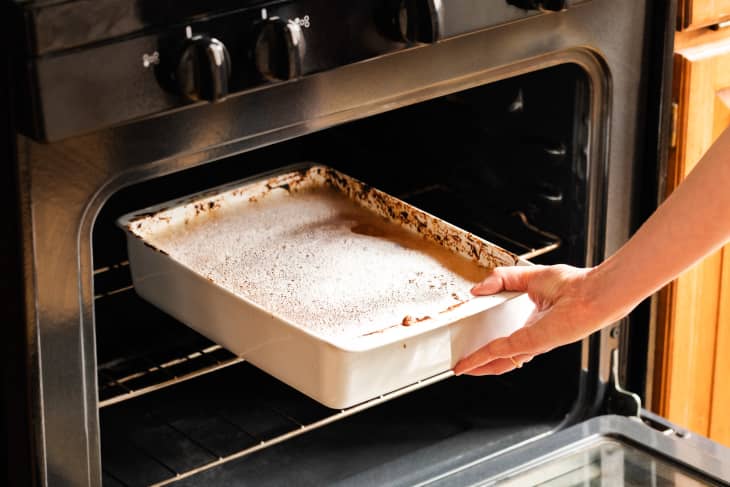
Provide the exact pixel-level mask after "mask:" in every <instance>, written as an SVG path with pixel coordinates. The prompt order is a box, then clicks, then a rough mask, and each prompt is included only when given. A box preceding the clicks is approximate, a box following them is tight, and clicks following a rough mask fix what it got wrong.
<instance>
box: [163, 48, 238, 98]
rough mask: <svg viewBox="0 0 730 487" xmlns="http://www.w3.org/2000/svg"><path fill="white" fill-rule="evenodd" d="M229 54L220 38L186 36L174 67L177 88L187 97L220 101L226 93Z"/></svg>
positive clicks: (229, 61)
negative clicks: (184, 43) (185, 42)
mask: <svg viewBox="0 0 730 487" xmlns="http://www.w3.org/2000/svg"><path fill="white" fill-rule="evenodd" d="M230 76H231V58H230V56H229V55H228V50H227V49H226V46H224V45H223V43H222V42H221V41H219V40H218V39H215V38H213V37H208V36H206V35H194V36H191V37H189V38H188V40H187V44H186V45H185V47H184V48H183V52H182V55H181V56H180V61H179V62H178V64H177V69H176V70H175V78H176V79H177V87H178V90H179V92H180V93H181V94H182V95H183V96H184V97H186V98H188V99H189V100H194V101H199V100H207V101H211V102H215V101H220V100H222V99H224V98H225V97H226V96H227V95H228V80H229V78H230Z"/></svg>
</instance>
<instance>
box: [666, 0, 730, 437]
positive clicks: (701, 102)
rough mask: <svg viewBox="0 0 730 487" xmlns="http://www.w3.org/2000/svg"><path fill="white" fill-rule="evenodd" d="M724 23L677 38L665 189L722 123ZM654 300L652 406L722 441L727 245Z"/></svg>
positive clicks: (728, 62)
mask: <svg viewBox="0 0 730 487" xmlns="http://www.w3.org/2000/svg"><path fill="white" fill-rule="evenodd" d="M689 3H691V4H694V5H697V4H699V3H705V4H706V6H709V5H710V4H712V5H715V6H717V7H718V8H719V6H720V4H729V5H728V7H730V2H719V1H716V2H696V1H695V2H689ZM728 10H730V8H728ZM725 30H727V32H722V31H716V32H715V31H713V32H710V31H708V32H704V33H702V32H701V33H698V34H693V35H692V37H691V38H690V39H689V41H688V42H687V44H688V45H687V46H682V45H681V43H682V42H683V41H684V40H683V38H682V37H681V36H678V38H677V41H678V44H677V48H676V49H675V57H674V63H675V65H674V100H675V103H676V106H675V111H676V137H673V139H674V143H673V147H672V148H671V150H670V159H669V172H668V180H667V194H669V193H670V192H671V191H672V190H673V189H674V188H675V187H676V186H677V185H678V184H679V183H680V182H681V181H682V179H684V177H685V176H686V175H687V174H688V173H689V172H690V171H691V170H692V168H693V167H694V166H695V164H696V163H697V162H698V161H699V159H700V158H701V157H702V155H703V154H704V152H705V151H706V150H707V149H708V148H709V147H710V145H711V144H712V142H713V141H714V140H715V138H717V136H718V135H719V134H720V133H721V132H722V130H723V129H724V128H725V127H728V126H730V29H725ZM728 190H729V191H730V188H728ZM728 221H729V222H730V208H729V209H728ZM658 302H659V306H658V313H657V329H656V331H657V333H656V336H657V341H656V344H655V345H656V348H655V363H654V370H655V375H654V385H653V395H652V407H653V409H654V410H655V411H657V412H658V413H660V414H662V415H664V416H665V417H667V418H668V419H669V420H671V421H673V422H676V423H677V424H680V425H682V426H685V427H687V428H689V429H690V430H692V431H695V432H698V433H700V434H703V435H706V436H709V437H710V438H712V439H714V440H717V441H719V442H721V443H724V444H726V445H728V446H730V246H728V247H726V248H724V249H722V250H720V251H719V252H717V253H716V254H714V255H712V256H710V257H708V258H706V259H705V260H704V261H703V262H702V263H700V264H699V265H697V266H696V267H694V268H693V269H691V270H689V271H688V272H686V273H684V274H683V275H682V276H680V277H679V279H677V280H676V281H675V282H673V283H672V284H670V285H669V286H668V287H667V288H666V289H665V290H663V291H662V292H661V293H660V296H659V301H658Z"/></svg>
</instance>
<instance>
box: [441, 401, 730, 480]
mask: <svg viewBox="0 0 730 487" xmlns="http://www.w3.org/2000/svg"><path fill="white" fill-rule="evenodd" d="M649 424H651V425H652V426H649ZM728 482H730V449H729V448H726V447H724V446H721V445H719V444H718V443H715V442H713V441H710V440H708V439H706V438H704V437H701V436H698V435H694V434H692V433H688V432H685V431H681V430H679V429H677V428H676V427H674V426H673V425H671V424H668V423H666V422H665V421H663V420H662V419H661V418H658V417H656V416H654V415H652V414H651V413H648V412H644V413H643V414H642V418H641V419H640V418H637V417H631V418H628V417H624V416H613V415H607V416H598V417H595V418H592V419H590V420H587V421H584V422H582V423H579V424H576V425H574V426H572V427H570V428H568V429H565V430H563V431H561V432H559V433H556V434H554V435H551V436H548V437H545V438H543V439H542V440H539V441H537V442H535V443H532V444H530V445H527V446H524V447H522V448H517V449H515V450H513V451H511V452H509V453H506V454H503V455H499V456H495V457H491V458H490V457H488V458H483V459H481V460H478V461H476V462H473V463H472V464H471V465H469V466H467V467H465V468H463V469H461V470H458V471H453V472H448V473H445V474H444V475H443V476H442V477H440V478H438V479H434V481H433V482H429V485H444V486H446V485H449V486H455V485H510V486H511V485H515V486H516V485H541V486H578V485H591V486H593V485H601V486H603V485H605V486H625V485H626V486H629V485H661V486H674V485H678V486H694V485H727V484H728Z"/></svg>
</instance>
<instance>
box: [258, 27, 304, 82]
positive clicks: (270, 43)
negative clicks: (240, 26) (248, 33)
mask: <svg viewBox="0 0 730 487" xmlns="http://www.w3.org/2000/svg"><path fill="white" fill-rule="evenodd" d="M304 48H305V45H304V35H303V33H302V29H301V27H300V26H299V24H297V23H296V22H293V21H285V20H282V19H280V18H278V17H271V18H269V19H266V20H264V21H263V22H262V23H261V25H260V26H259V29H258V32H257V35H256V41H255V44H254V51H253V55H254V61H255V63H256V70H257V71H258V73H259V75H261V77H262V78H263V79H266V80H269V81H286V80H290V79H295V78H299V77H300V76H301V75H302V59H303V58H304Z"/></svg>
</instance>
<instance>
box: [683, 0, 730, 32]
mask: <svg viewBox="0 0 730 487" xmlns="http://www.w3.org/2000/svg"><path fill="white" fill-rule="evenodd" d="M677 11H678V14H679V19H678V26H679V28H680V29H682V30H684V29H694V28H697V27H703V26H706V25H712V24H717V23H719V22H722V21H724V20H726V19H730V0H680V1H679V7H678V9H677Z"/></svg>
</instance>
